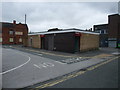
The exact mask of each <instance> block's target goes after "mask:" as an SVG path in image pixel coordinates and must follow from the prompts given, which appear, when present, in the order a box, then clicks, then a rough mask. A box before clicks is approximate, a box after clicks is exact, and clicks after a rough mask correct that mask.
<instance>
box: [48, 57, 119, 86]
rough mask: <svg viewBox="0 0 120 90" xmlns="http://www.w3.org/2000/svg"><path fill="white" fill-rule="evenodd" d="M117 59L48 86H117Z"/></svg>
mask: <svg viewBox="0 0 120 90" xmlns="http://www.w3.org/2000/svg"><path fill="white" fill-rule="evenodd" d="M118 60H120V58H119V59H116V60H114V61H111V62H110V63H107V64H105V65H103V66H101V67H99V68H96V69H94V70H92V71H88V72H86V73H84V74H82V75H79V76H77V77H75V78H71V79H69V80H66V81H64V82H62V83H59V84H56V85H54V86H52V87H49V88H118V85H119V84H118V76H119V75H120V74H118ZM119 87H120V86H119Z"/></svg>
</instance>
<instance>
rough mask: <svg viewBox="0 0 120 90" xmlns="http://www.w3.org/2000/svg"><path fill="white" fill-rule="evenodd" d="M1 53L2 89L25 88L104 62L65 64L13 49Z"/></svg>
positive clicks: (98, 59) (89, 61)
mask: <svg viewBox="0 0 120 90" xmlns="http://www.w3.org/2000/svg"><path fill="white" fill-rule="evenodd" d="M2 51H3V52H2V57H3V59H2V63H3V65H2V68H3V71H2V72H1V73H0V75H2V87H3V88H23V87H27V86H30V85H33V84H36V83H39V82H43V81H46V80H50V79H53V78H56V77H59V76H62V75H65V74H68V73H70V72H73V71H76V70H80V69H82V68H86V67H89V66H92V65H95V64H97V63H100V62H103V61H105V60H106V59H101V58H92V59H90V60H86V61H81V62H78V63H73V64H66V63H62V62H59V61H55V60H52V59H49V58H45V57H42V56H38V55H34V54H30V53H26V52H23V51H18V50H15V49H10V48H9V49H8V48H3V49H2ZM8 56H9V57H8ZM8 66H9V67H8Z"/></svg>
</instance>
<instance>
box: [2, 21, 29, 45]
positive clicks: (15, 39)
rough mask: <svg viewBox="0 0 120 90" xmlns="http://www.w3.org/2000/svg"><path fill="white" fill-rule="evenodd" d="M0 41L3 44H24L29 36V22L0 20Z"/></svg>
mask: <svg viewBox="0 0 120 90" xmlns="http://www.w3.org/2000/svg"><path fill="white" fill-rule="evenodd" d="M0 25H1V26H2V28H1V29H0V43H2V44H17V45H19V44H23V42H24V43H25V41H26V39H27V38H28V26H27V24H22V23H18V24H17V23H16V21H15V20H14V21H13V23H8V22H0Z"/></svg>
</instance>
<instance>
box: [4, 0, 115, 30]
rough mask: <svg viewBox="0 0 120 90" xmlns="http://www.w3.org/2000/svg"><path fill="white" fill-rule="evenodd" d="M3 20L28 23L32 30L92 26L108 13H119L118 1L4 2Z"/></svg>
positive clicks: (104, 18)
mask: <svg viewBox="0 0 120 90" xmlns="http://www.w3.org/2000/svg"><path fill="white" fill-rule="evenodd" d="M2 9H3V17H2V18H3V21H9V22H11V20H13V19H15V20H17V21H19V22H23V23H24V14H27V24H28V25H29V29H30V31H40V30H41V31H44V30H47V29H49V28H53V27H58V28H71V27H75V28H82V29H86V28H91V27H92V25H94V24H98V23H107V16H108V15H109V14H113V13H117V2H116V3H113V2H112V3H109V2H108V3H98V2H96V3H94V2H90V3H81V2H79V3H70V2H67V3H63V2H62V3H59V2H56V3H55V2H54V3H42V2H39V3H37V2H36V3H30V2H28V3H27V2H24V3H3V5H2Z"/></svg>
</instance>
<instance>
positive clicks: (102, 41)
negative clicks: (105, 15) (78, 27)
mask: <svg viewBox="0 0 120 90" xmlns="http://www.w3.org/2000/svg"><path fill="white" fill-rule="evenodd" d="M93 30H94V32H97V33H100V38H99V46H100V47H108V24H100V25H94V26H93Z"/></svg>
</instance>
